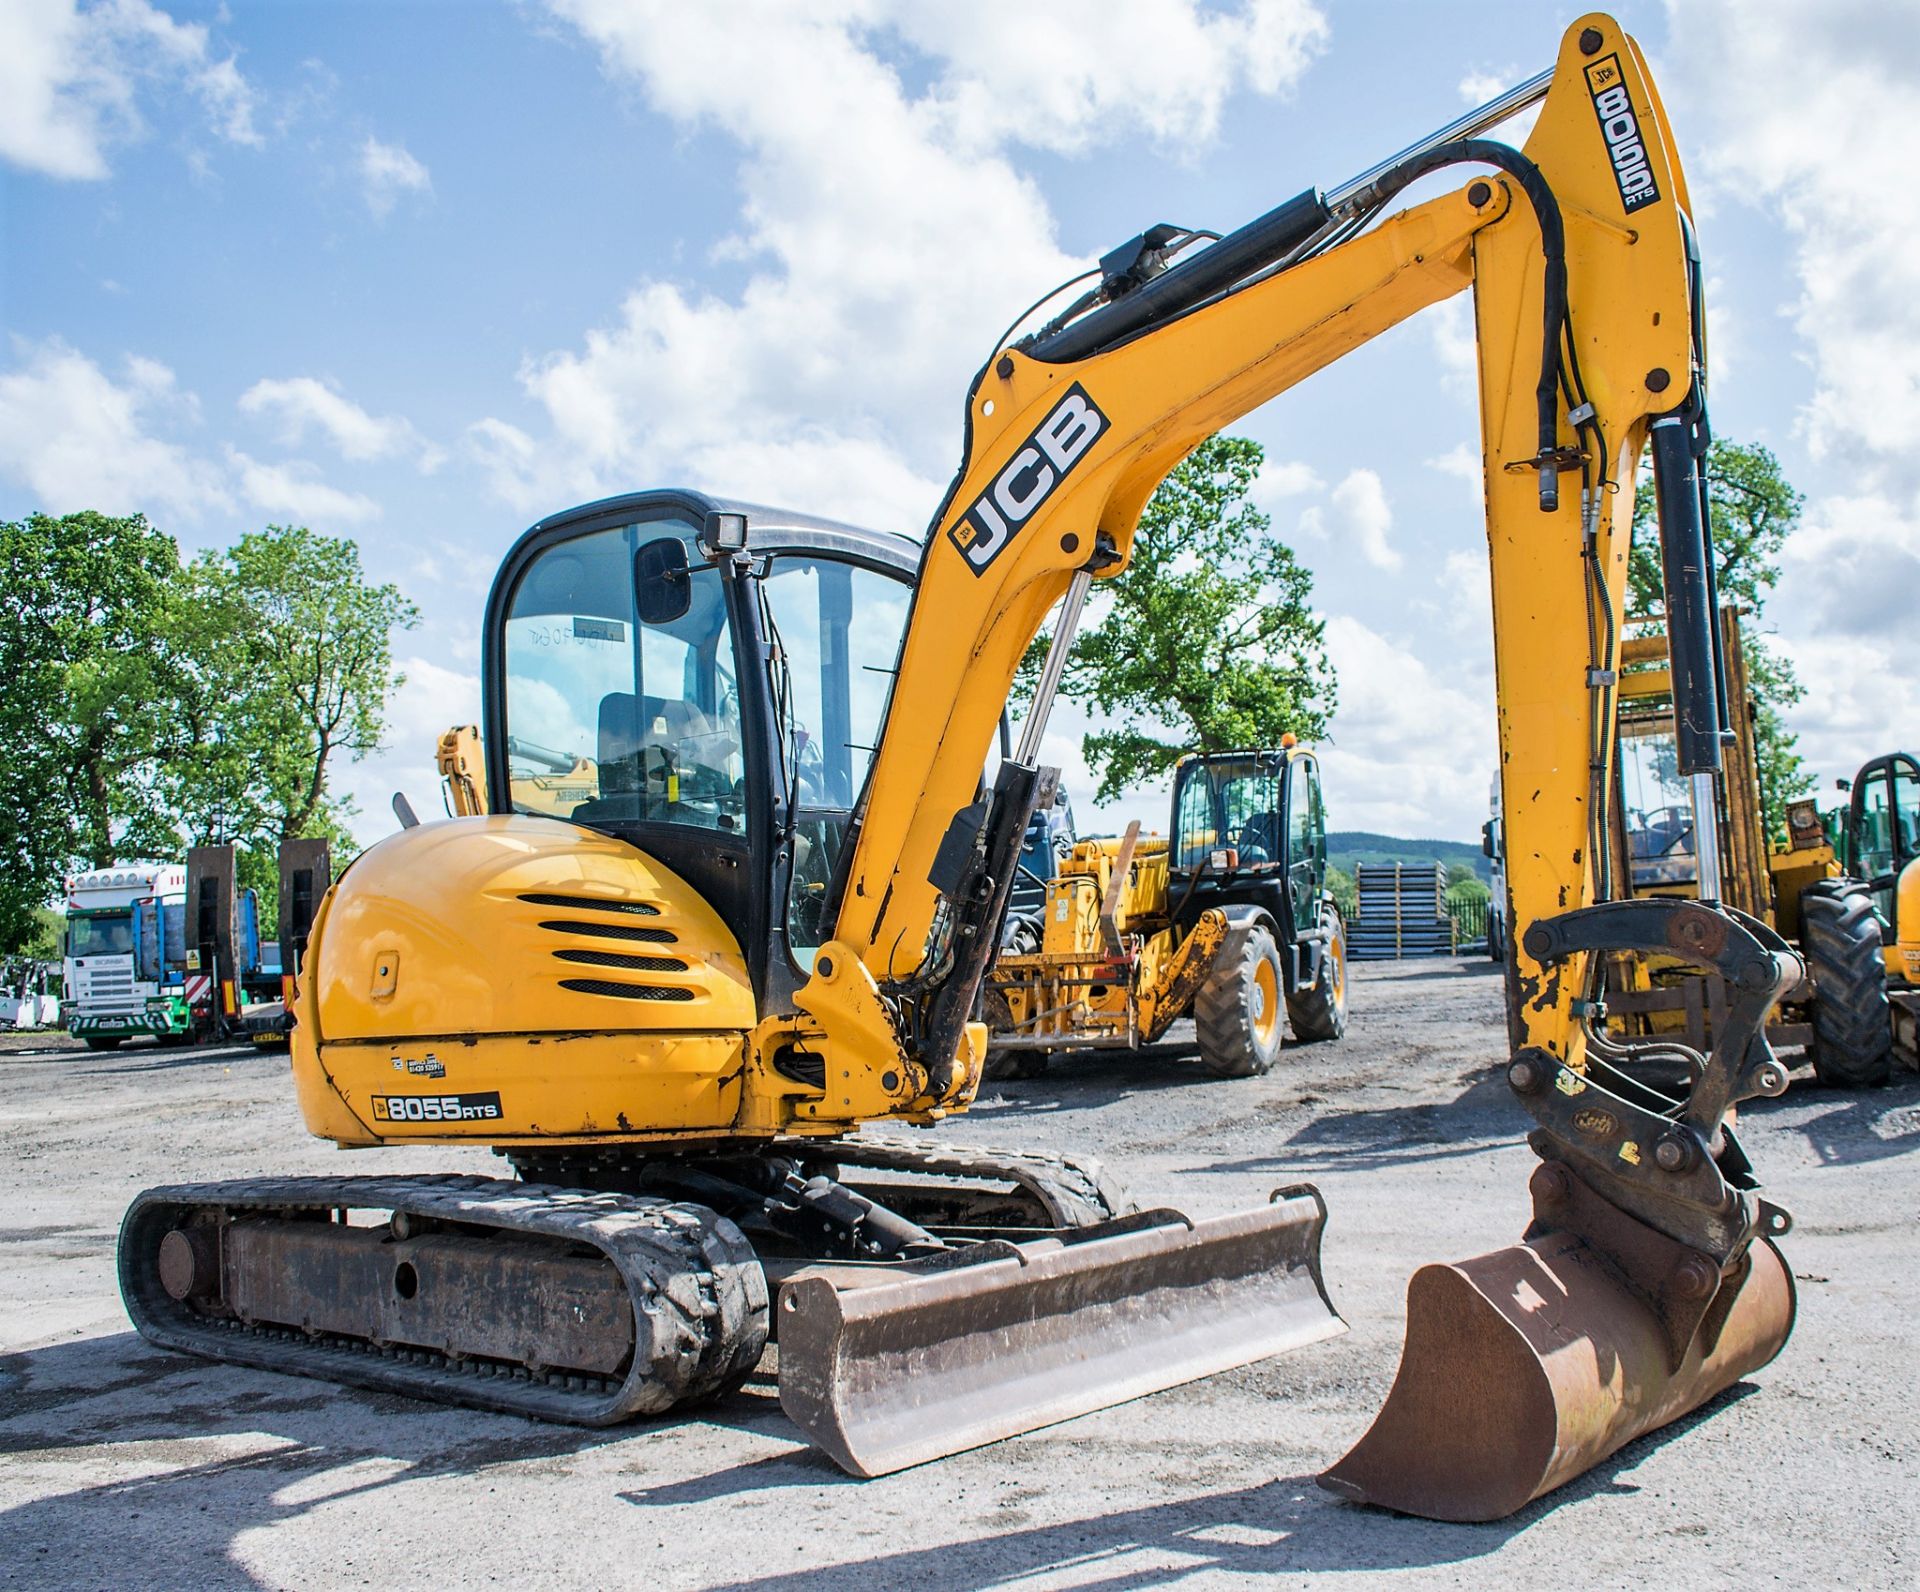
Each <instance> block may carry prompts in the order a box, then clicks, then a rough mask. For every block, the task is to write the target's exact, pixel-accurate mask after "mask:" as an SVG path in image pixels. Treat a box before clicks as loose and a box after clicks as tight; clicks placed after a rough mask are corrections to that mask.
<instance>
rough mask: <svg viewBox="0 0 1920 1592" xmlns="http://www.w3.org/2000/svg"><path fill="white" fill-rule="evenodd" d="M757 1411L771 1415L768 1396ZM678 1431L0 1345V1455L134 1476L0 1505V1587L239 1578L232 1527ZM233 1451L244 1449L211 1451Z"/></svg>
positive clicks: (748, 1418) (234, 1370) (738, 1405)
mask: <svg viewBox="0 0 1920 1592" xmlns="http://www.w3.org/2000/svg"><path fill="white" fill-rule="evenodd" d="M769 1402H770V1401H768V1400H766V1399H764V1398H754V1397H752V1396H744V1397H736V1398H734V1399H730V1400H728V1401H727V1403H726V1405H724V1406H722V1407H721V1410H720V1411H719V1413H720V1414H721V1415H722V1417H723V1418H725V1419H726V1420H728V1421H729V1423H731V1422H733V1420H734V1418H735V1416H736V1413H737V1414H738V1415H740V1416H743V1417H745V1418H744V1419H742V1420H740V1422H739V1424H741V1425H744V1426H750V1427H751V1426H757V1425H759V1424H760V1423H759V1421H757V1420H756V1419H755V1418H754V1417H755V1415H756V1413H758V1412H759V1411H758V1409H757V1407H764V1406H766V1405H768V1404H769ZM715 1413H716V1412H715V1411H714V1410H712V1409H706V1410H701V1411H699V1412H696V1413H695V1414H694V1415H692V1416H691V1417H690V1419H692V1420H695V1421H700V1420H708V1419H712V1418H713V1416H714V1415H715ZM769 1419H770V1420H777V1421H779V1422H781V1423H783V1424H784V1420H785V1417H783V1416H781V1415H780V1413H779V1406H778V1405H777V1404H774V1405H772V1406H771V1413H770V1417H769ZM676 1424H679V1423H677V1422H673V1421H663V1422H654V1423H650V1424H649V1425H645V1426H640V1425H631V1426H620V1427H614V1428H611V1429H608V1430H603V1431H588V1430H584V1429H582V1428H579V1427H569V1426H548V1425H545V1424H543V1423H541V1422H538V1421H529V1420H522V1419H519V1418H518V1417H515V1416H511V1415H498V1414H492V1413H487V1412H483V1411H478V1410H472V1411H469V1410H462V1409H454V1408H447V1407H442V1406H435V1405H429V1404H422V1403H418V1402H416V1401H414V1400H412V1399H406V1398H398V1397H394V1396H391V1395H387V1394H381V1393H370V1392H365V1391H361V1390H358V1389H352V1388H343V1387H337V1386H335V1385H333V1384H331V1383H327V1382H316V1381H311V1380H308V1379H306V1378H304V1377H290V1376H277V1375H274V1374H272V1373H270V1372H262V1371H253V1370H249V1369H243V1368H240V1367H236V1366H220V1365H211V1364H208V1363H207V1362H205V1361H201V1360H194V1359H190V1358H188V1357H186V1356H184V1355H177V1354H168V1353H163V1352H162V1351H159V1350H156V1349H152V1348H149V1347H147V1345H146V1344H144V1343H143V1342H142V1341H141V1339H140V1338H139V1336H138V1335H137V1334H135V1333H132V1332H123V1333H118V1334H116V1335H114V1336H111V1337H104V1338H85V1339H78V1340H75V1341H74V1342H71V1343H64V1344H57V1345H54V1346H52V1347H49V1348H45V1349H36V1350H31V1351H28V1352H26V1353H20V1354H0V1455H24V1454H29V1453H41V1454H44V1453H48V1452H49V1451H77V1450H83V1449H92V1450H95V1454H94V1455H93V1456H90V1457H89V1462H90V1463H92V1464H95V1465H97V1466H98V1467H100V1468H102V1469H106V1468H111V1469H113V1470H115V1471H119V1472H123V1473H131V1472H141V1471H145V1472H148V1474H126V1475H125V1476H124V1479H120V1480H113V1481H102V1482H96V1483H95V1484H93V1485H91V1486H81V1487H74V1488H72V1489H70V1490H67V1491H62V1492H59V1493H56V1494H54V1495H52V1496H50V1497H46V1498H41V1499H37V1500H35V1501H33V1502H30V1503H25V1504H21V1505H18V1506H17V1507H15V1508H13V1509H10V1510H6V1511H5V1512H0V1566H4V1567H5V1571H6V1574H5V1576H4V1577H3V1578H0V1579H4V1583H5V1585H7V1586H8V1587H10V1588H11V1587H20V1586H58V1587H68V1586H102V1587H107V1586H124V1585H131V1584H138V1585H141V1586H177V1587H188V1586H190V1587H195V1588H200V1587H217V1588H226V1587H249V1586H253V1585H255V1584H256V1583H255V1582H254V1581H253V1580H252V1578H251V1577H249V1576H248V1575H247V1573H246V1572H245V1570H243V1569H242V1568H241V1567H240V1566H239V1565H237V1564H235V1563H234V1562H232V1560H231V1558H230V1557H229V1554H230V1549H231V1546H232V1544H233V1542H234V1540H235V1539H236V1538H238V1537H239V1536H240V1535H241V1534H242V1533H244V1532H248V1531H253V1530H255V1529H257V1528H260V1527H263V1526H273V1525H275V1524H278V1523H280V1522H283V1521H288V1520H293V1519H297V1518H299V1517H300V1516H302V1515H304V1514H305V1513H307V1512H308V1511H309V1510H311V1509H313V1508H316V1507H318V1506H319V1505H322V1504H332V1503H337V1502H339V1501H341V1500H347V1499H354V1498H370V1497H372V1496H374V1495H377V1494H379V1493H380V1492H381V1491H382V1490H384V1489H386V1488H389V1487H392V1486H394V1485H395V1484H396V1483H400V1482H409V1481H417V1480H421V1479H423V1478H433V1477H438V1476H455V1475H458V1476H462V1477H471V1476H472V1475H474V1474H475V1473H476V1472H484V1471H486V1470H488V1469H489V1468H491V1467H494V1466H501V1465H513V1464H517V1463H521V1462H524V1461H529V1460H544V1459H554V1458H564V1457H565V1456H567V1455H570V1454H578V1453H583V1452H585V1451H587V1450H589V1449H593V1448H596V1447H599V1446H601V1445H603V1444H607V1443H617V1442H622V1441H626V1440H629V1439H631V1438H633V1437H634V1436H636V1435H639V1434H643V1433H646V1432H654V1433H660V1434H669V1435H670V1433H671V1431H672V1429H673V1427H674V1426H675V1425H676ZM241 1446H244V1447H245V1448H246V1449H247V1450H248V1451H247V1452H242V1453H233V1452H223V1451H222V1450H227V1449H231V1448H234V1447H241ZM821 1462H822V1463H823V1464H824V1463H826V1461H825V1460H824V1459H822V1461H821ZM834 1474H836V1475H837V1474H838V1472H835V1473H834ZM814 1479H815V1480H821V1479H824V1478H821V1477H817V1476H816V1477H815V1478H814ZM374 1509H375V1512H376V1513H377V1510H378V1505H375V1506H374Z"/></svg>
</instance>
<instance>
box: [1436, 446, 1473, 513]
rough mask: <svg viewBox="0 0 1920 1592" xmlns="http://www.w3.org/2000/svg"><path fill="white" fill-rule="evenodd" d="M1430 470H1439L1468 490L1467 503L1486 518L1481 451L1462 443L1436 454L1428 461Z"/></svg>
mask: <svg viewBox="0 0 1920 1592" xmlns="http://www.w3.org/2000/svg"><path fill="white" fill-rule="evenodd" d="M1427 468H1428V469H1429V470H1438V471H1439V472H1440V473H1441V474H1442V475H1450V476H1452V477H1454V479H1455V480H1457V481H1459V482H1460V483H1461V484H1462V485H1464V486H1465V487H1466V489H1467V501H1468V503H1469V504H1470V505H1471V506H1472V508H1473V511H1474V513H1475V514H1476V515H1482V516H1484V513H1485V509H1486V501H1487V488H1486V479H1485V474H1486V473H1485V468H1484V466H1483V465H1482V462H1481V458H1480V450H1479V449H1478V448H1476V447H1474V445H1473V444H1472V443H1470V442H1462V443H1460V444H1458V445H1457V446H1455V447H1451V448H1449V449H1447V451H1446V452H1445V453H1441V454H1436V455H1435V456H1434V457H1433V458H1431V459H1429V460H1427Z"/></svg>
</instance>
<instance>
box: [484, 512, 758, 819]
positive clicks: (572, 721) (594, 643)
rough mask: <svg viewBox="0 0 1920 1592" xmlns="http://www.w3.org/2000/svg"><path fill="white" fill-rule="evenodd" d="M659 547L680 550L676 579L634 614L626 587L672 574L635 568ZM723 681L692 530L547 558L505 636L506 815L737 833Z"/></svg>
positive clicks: (627, 532) (724, 640)
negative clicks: (662, 596)
mask: <svg viewBox="0 0 1920 1592" xmlns="http://www.w3.org/2000/svg"><path fill="white" fill-rule="evenodd" d="M663 539H670V540H675V541H678V542H680V543H681V544H683V548H684V554H685V558H684V563H685V566H686V567H685V568H684V570H678V571H677V572H674V573H670V574H669V576H668V577H667V578H668V580H669V582H670V584H671V586H672V589H671V590H670V591H669V592H668V593H667V594H666V600H664V601H663V600H659V599H658V598H656V600H653V601H650V602H648V603H646V604H644V605H643V604H641V603H639V602H637V601H636V595H635V581H636V578H645V579H650V580H655V581H658V580H659V579H660V578H661V577H660V576H659V574H658V571H659V570H660V569H661V568H663V567H665V568H667V569H668V570H669V571H675V570H677V565H678V562H679V561H678V560H677V559H669V560H662V559H660V558H659V557H658V556H655V555H650V556H649V557H647V558H646V559H644V560H643V559H642V557H641V555H642V552H643V550H644V549H646V548H648V547H649V546H650V545H651V544H654V543H657V542H660V541H662V540H663ZM657 552H658V550H657V549H656V555H657ZM637 572H638V574H637ZM643 607H644V608H645V610H646V612H647V613H648V614H649V615H652V616H654V617H652V618H651V619H650V620H643V619H642V617H641V612H642V608H643ZM734 670H735V663H734V651H733V636H732V627H731V625H730V623H729V622H728V618H727V606H726V593H725V590H724V587H723V583H722V581H721V577H720V575H719V573H718V571H716V570H715V569H713V568H712V567H711V566H710V565H709V564H708V563H707V562H706V559H705V557H704V555H703V554H702V553H701V552H700V550H699V548H698V546H697V545H696V543H695V540H694V528H693V527H692V526H691V525H688V524H685V523H684V522H681V521H678V520H651V521H644V522H641V523H639V524H635V525H623V526H620V527H617V528H615V529H612V530H607V531H599V532H595V533H594V534H592V535H589V536H581V537H575V538H574V539H572V540H570V541H566V542H561V543H559V544H557V545H555V546H553V547H550V548H548V549H547V550H546V551H545V552H543V553H541V554H540V555H538V557H537V558H535V559H534V561H533V562H532V564H530V565H529V566H528V568H527V571H526V573H525V574H524V575H523V576H522V577H521V579H520V583H519V585H518V586H517V587H516V588H515V590H514V595H513V602H512V605H511V608H510V610H509V614H508V618H507V625H506V681H507V689H506V696H507V701H506V726H507V746H506V751H507V764H508V772H509V779H510V782H511V786H512V799H513V806H514V809H515V810H516V811H518V812H526V813H545V814H548V815H551V816H554V817H559V818H570V819H572V820H574V821H575V822H578V823H587V824H592V823H619V822H635V821H650V822H656V823H676V824H688V825H692V826H696V827H700V828H707V829H717V830H721V831H725V832H730V833H740V832H742V831H744V829H745V827H746V788H745V780H744V768H743V764H742V759H741V747H742V736H741V730H740V698H739V692H738V690H737V689H736V687H735V677H734Z"/></svg>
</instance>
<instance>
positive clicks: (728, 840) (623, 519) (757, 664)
mask: <svg viewBox="0 0 1920 1592" xmlns="http://www.w3.org/2000/svg"><path fill="white" fill-rule="evenodd" d="M919 561H920V545H919V543H917V542H916V541H913V540H911V539H909V538H907V537H904V536H896V535H888V534H884V533H877V532H872V531H864V530H859V529H857V528H855V527H853V526H848V525H840V524H836V523H834V522H832V521H827V520H818V519H813V518H810V517H808V516H805V515H798V514H792V513H788V512H784V511H780V510H773V509H766V508H760V507H757V506H753V505H748V504H742V503H735V502H729V501H723V500H720V499H715V498H710V497H707V496H705V495H703V494H699V493H693V492H680V491H657V492H642V493H635V494H631V495H629V496H625V497H620V498H613V499H608V500H606V501H604V502H600V503H592V504H588V505H586V506H585V507H582V508H578V509H572V510H569V511H568V512H566V513H564V514H560V515H556V516H554V517H552V518H550V519H547V520H544V521H542V522H541V523H540V524H539V525H536V526H535V527H533V529H532V530H530V531H528V532H527V534H526V535H525V536H523V537H522V538H521V540H520V542H519V544H518V545H517V546H516V547H515V548H514V549H513V551H512V552H511V553H510V554H509V555H508V557H507V560H506V562H505V564H504V565H503V567H502V569H501V572H500V575H499V578H498V579H497V580H496V582H495V585H494V589H493V594H492V596H491V598H490V599H489V602H488V612H487V631H486V646H487V656H486V660H485V673H484V694H485V704H484V723H485V734H484V746H485V755H486V760H487V788H488V790H489V792H491V793H493V794H492V797H491V801H492V806H493V810H494V811H495V812H507V811H512V812H518V813H527V814H536V815H540V816H545V817H551V818H557V819H564V820H566V821H568V822H571V823H576V824H581V825H584V826H586V827H588V828H591V829H596V830H600V831H602V832H604V833H606V834H609V835H612V836H615V837H616V838H618V839H620V840H622V841H624V842H626V843H627V844H629V845H632V846H633V847H635V848H636V849H638V850H640V851H642V852H644V853H646V854H647V855H648V856H649V857H652V858H653V859H654V860H656V861H657V862H659V863H661V864H663V865H665V866H666V867H668V868H670V869H672V870H673V871H674V872H675V873H677V874H679V875H680V876H681V877H682V878H683V879H685V880H686V881H687V882H688V883H689V884H691V885H692V886H693V887H694V888H695V889H696V890H697V891H698V892H699V893H700V894H701V895H702V896H703V897H705V898H706V900H707V901H709V902H710V903H711V904H712V905H713V907H714V909H715V910H716V911H718V912H719V914H720V916H721V917H722V918H723V919H724V920H725V922H726V923H727V926H728V927H729V928H730V929H731V930H732V931H733V933H734V935H735V936H736V938H737V939H738V941H739V944H740V947H741V950H742V952H743V953H744V954H745V956H746V958H747V961H748V965H749V967H750V968H751V970H752V974H753V981H754V985H755V988H756V991H757V992H758V993H759V994H760V996H761V997H762V998H763V1000H764V999H766V998H768V997H772V998H773V1000H774V1001H775V1002H776V1003H778V1002H779V1001H780V999H781V997H782V996H784V994H786V993H790V991H791V990H792V988H793V987H795V986H796V985H797V983H798V982H799V981H800V980H801V979H803V978H804V976H805V975H806V973H807V972H808V971H809V970H810V968H811V966H812V959H813V954H814V952H815V950H817V948H818V947H819V945H820V944H821V943H822V941H823V940H824V939H825V937H826V935H827V933H828V931H829V930H830V928H831V921H832V915H831V912H830V911H829V910H828V903H827V890H828V883H829V880H830V877H831V874H832V869H833V866H834V862H835V859H836V858H837V857H838V855H839V852H840V849H841V847H842V845H843V843H844V841H845V838H846V834H847V829H848V824H849V821H850V818H851V814H852V811H853V808H854V805H855V802H856V800H857V799H858V797H859V795H860V792H861V788H862V786H863V785H864V783H865V780H866V773H867V765H868V761H869V759H870V758H871V756H872V751H873V748H874V746H875V745H876V744H878V741H879V737H880V728H881V723H882V721H883V719H884V717H885V714H886V707H887V700H888V693H889V691H890V689H891V686H892V682H893V676H894V671H895V667H896V664H897V661H898V656H899V650H900V642H901V637H902V635H903V634H904V632H905V629H906V622H907V612H908V608H909V606H910V604H911V600H912V594H913V584H912V583H913V580H914V576H915V574H916V572H917V570H918V567H919ZM767 879H772V880H773V881H774V891H773V896H772V898H771V901H770V900H769V898H768V897H766V896H765V894H764V893H763V891H762V890H760V889H757V888H756V881H761V880H767ZM776 903H777V904H776Z"/></svg>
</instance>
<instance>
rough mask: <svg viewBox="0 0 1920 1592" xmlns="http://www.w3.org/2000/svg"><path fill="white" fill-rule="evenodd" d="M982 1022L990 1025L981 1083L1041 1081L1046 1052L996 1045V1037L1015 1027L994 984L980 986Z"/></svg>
mask: <svg viewBox="0 0 1920 1592" xmlns="http://www.w3.org/2000/svg"><path fill="white" fill-rule="evenodd" d="M978 1015H979V1018H980V1020H981V1021H982V1022H983V1023H985V1024H986V1025H987V1059H986V1060H985V1061H984V1062H983V1063H982V1064H981V1067H980V1081H981V1082H982V1083H1005V1082H1006V1081H1008V1080H1009V1079H1014V1078H1038V1077H1040V1076H1041V1075H1042V1074H1044V1073H1045V1072H1046V1070H1047V1062H1048V1060H1049V1059H1050V1057H1049V1055H1048V1053H1047V1052H1046V1051H1044V1050H1013V1049H1008V1048H1006V1047H1004V1046H1000V1047H996V1046H995V1045H994V1043H993V1036H994V1035H995V1034H1003V1033H1006V1032H1008V1031H1009V1030H1010V1029H1012V1027H1013V1008H1012V1007H1010V1006H1009V1005H1008V1004H1007V997H1006V996H1005V995H1003V994H1002V993H1001V992H1000V991H999V990H998V989H997V988H995V987H994V985H993V984H992V983H991V982H988V983H985V984H982V985H981V986H980V1004H979V1009H978Z"/></svg>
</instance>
